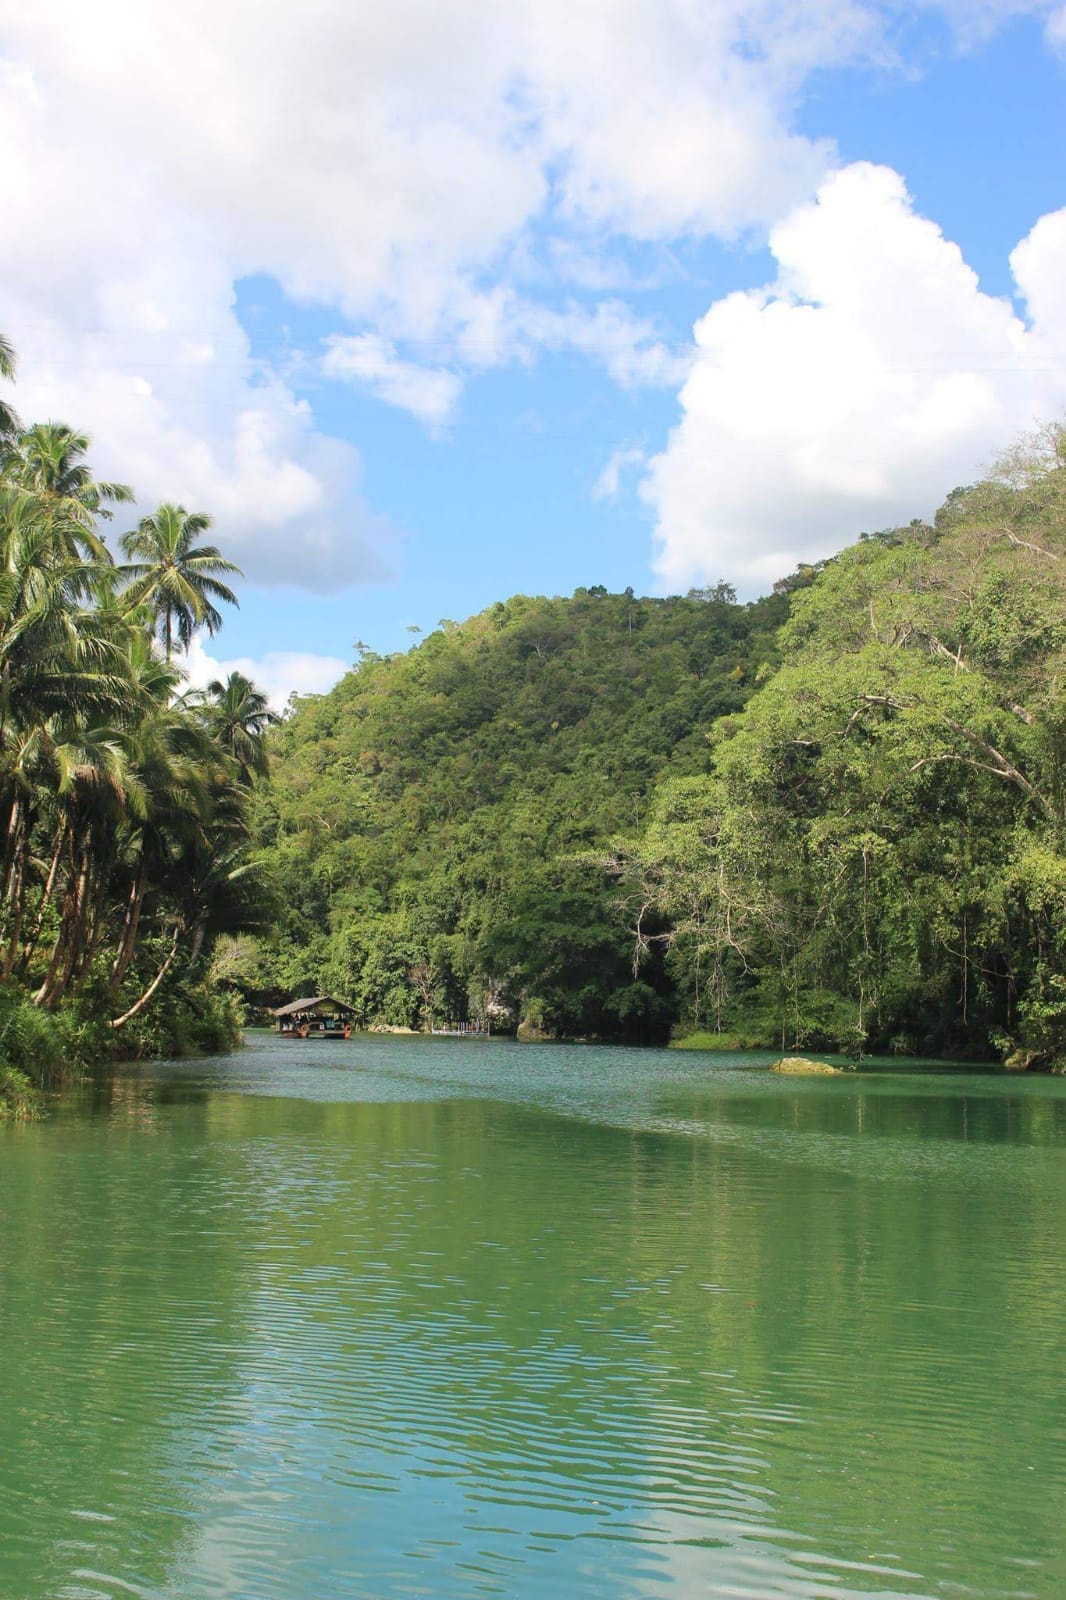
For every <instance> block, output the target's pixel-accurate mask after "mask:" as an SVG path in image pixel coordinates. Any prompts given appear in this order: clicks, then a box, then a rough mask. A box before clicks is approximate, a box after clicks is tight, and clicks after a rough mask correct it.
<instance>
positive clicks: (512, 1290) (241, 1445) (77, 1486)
mask: <svg viewBox="0 0 1066 1600" xmlns="http://www.w3.org/2000/svg"><path fill="white" fill-rule="evenodd" d="M768 1059H769V1058H768V1057H767V1058H758V1057H746V1058H741V1057H733V1058H730V1057H714V1056H707V1055H703V1054H699V1053H695V1052H694V1053H691V1054H687V1053H678V1052H666V1051H654V1050H653V1051H636V1050H633V1051H629V1050H623V1049H593V1048H582V1047H578V1046H520V1045H514V1044H508V1043H503V1042H500V1043H494V1042H485V1041H476V1040H471V1041H462V1040H447V1039H440V1040H433V1039H406V1038H376V1037H363V1038H355V1039H352V1040H351V1041H350V1043H347V1044H343V1043H339V1042H338V1043H332V1042H330V1043H319V1042H310V1041H309V1042H307V1043H301V1042H299V1041H287V1040H279V1039H275V1038H272V1037H263V1036H259V1037H256V1036H252V1037H251V1038H250V1041H249V1045H248V1047H247V1048H246V1049H245V1050H243V1051H241V1052H239V1053H237V1054H235V1055H233V1056H230V1057H226V1058H223V1059H220V1060H214V1061H197V1062H191V1063H190V1062H185V1063H163V1064H161V1065H156V1066H152V1067H141V1068H134V1067H131V1068H127V1069H123V1070H122V1071H120V1072H119V1073H118V1074H117V1075H115V1076H114V1077H113V1078H109V1079H108V1080H107V1081H106V1082H101V1083H100V1084H99V1085H97V1086H95V1087H87V1088H86V1089H85V1090H84V1091H80V1092H79V1093H78V1094H77V1095H75V1096H73V1097H71V1099H70V1100H69V1102H67V1103H65V1104H64V1105H63V1106H62V1107H61V1109H60V1110H59V1111H58V1113H57V1114H55V1115H54V1116H52V1117H51V1118H50V1119H49V1120H48V1121H46V1122H44V1123H41V1124H38V1125H35V1126H30V1127H25V1128H13V1127H6V1128H0V1596H2V1597H3V1600H103V1597H107V1600H120V1597H121V1600H128V1597H130V1596H134V1597H141V1600H348V1597H360V1600H362V1597H366V1600H398V1597H404V1600H408V1597H410V1600H416V1597H431V1600H465V1597H467V1596H483V1595H502V1596H511V1597H515V1600H525V1597H531V1600H532V1597H540V1596H549V1595H551V1596H559V1597H560V1600H562V1597H566V1600H586V1597H592V1596H597V1597H601V1596H603V1597H619V1600H644V1597H648V1600H655V1597H658V1596H665V1595H671V1596H676V1597H685V1600H688V1597H696V1600H699V1597H711V1596H729V1597H738V1596H739V1597H753V1600H771V1597H777V1596H782V1597H785V1596H788V1597H796V1600H816V1597H821V1596H826V1597H837V1600H847V1597H852V1596H859V1595H862V1596H880V1597H881V1600H887V1597H896V1596H945V1597H951V1600H957V1597H969V1596H981V1597H991V1596H996V1597H1000V1596H1012V1597H1014V1596H1041V1597H1043V1596H1048V1597H1060V1596H1061V1597H1066V1403H1064V1379H1066V1267H1064V1252H1063V1237H1064V1229H1066V1080H1063V1079H1033V1080H1028V1079H1024V1080H1019V1079H1016V1078H1006V1077H994V1076H979V1075H971V1074H968V1073H961V1072H957V1073H956V1072H934V1071H917V1070H914V1071H906V1072H903V1071H900V1070H898V1069H894V1070H891V1071H865V1070H864V1071H863V1072H862V1073H859V1074H849V1075H848V1076H846V1077H841V1078H832V1079H817V1078H811V1079H805V1080H802V1081H798V1080H795V1079H783V1078H779V1077H777V1076H775V1075H773V1074H770V1073H769V1072H767V1071H766V1070H765V1061H766V1060H768Z"/></svg>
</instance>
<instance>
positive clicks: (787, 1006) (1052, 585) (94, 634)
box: [0, 341, 1066, 1117]
mask: <svg viewBox="0 0 1066 1600" xmlns="http://www.w3.org/2000/svg"><path fill="white" fill-rule="evenodd" d="M0 371H2V372H3V373H4V374H5V375H7V376H9V377H10V376H12V375H13V372H14V355H13V352H12V351H11V349H10V347H9V346H7V345H6V344H4V343H3V342H2V341H0ZM88 451H89V441H88V439H87V438H85V437H84V436H83V435H81V434H78V433H76V432H75V431H73V430H72V429H71V428H69V427H67V426H65V425H64V424H61V423H56V422H49V423H42V424H36V425H34V426H30V427H24V426H23V425H22V423H21V422H20V420H19V419H18V417H17V416H16V415H15V413H14V412H12V411H11V410H10V409H9V408H6V407H2V406H0V797H2V799H0V832H2V843H0V1116H5V1115H6V1116H8V1117H13V1116H18V1117H27V1116H32V1115H33V1114H35V1112H36V1111H37V1109H38V1108H39V1105H40V1095H41V1092H42V1091H47V1090H48V1089H49V1088H52V1087H55V1086H56V1085H58V1084H60V1083H61V1082H62V1081H64V1080H65V1079H66V1078H69V1077H70V1076H71V1075H72V1074H75V1073H77V1072H79V1071H81V1070H83V1069H84V1068H85V1067H86V1066H87V1065H89V1064H91V1063H94V1062H97V1061H100V1060H106V1059H108V1058H109V1057H116V1056H142V1055H152V1054H162V1053H183V1052H190V1051H204V1050H207V1051H210V1050H218V1049H226V1048H229V1047H231V1046H232V1045H234V1044H235V1043H236V1042H237V1041H238V1039H239V1037H240V1027H241V1022H242V1020H243V1019H244V1018H245V1017H248V1018H250V1019H251V1020H257V1019H262V1018H264V1017H265V1016H266V1015H267V1014H268V1012H269V1010H270V1009H271V1008H272V1007H274V1006H276V1005H278V1004H280V1003H282V1002H284V1001H288V1000H291V999H293V998H298V997H303V996H307V995H310V994H315V993H332V994H338V995H341V996H344V997H345V999H346V1000H347V1001H348V1002H350V1003H351V1005H352V1006H353V1007H354V1014H355V1020H356V1024H357V1026H359V1027H361V1028H366V1029H370V1030H374V1031H392V1032H411V1031H413V1032H430V1031H432V1030H433V1028H434V1027H437V1028H439V1027H442V1026H445V1025H449V1026H451V1025H455V1024H456V1023H458V1024H463V1025H471V1026H475V1027H477V1028H481V1029H484V1030H485V1031H491V1032H492V1033H496V1034H498V1033H501V1032H502V1033H508V1032H509V1033H512V1034H514V1035H516V1036H517V1037H518V1038H519V1039H527V1040H538V1039H544V1040H551V1039H575V1040H589V1041H597V1042H611V1041H617V1042H630V1043H648V1044H666V1043H674V1044H676V1045H677V1046H678V1047H679V1048H682V1049H725V1050H743V1049H766V1050H771V1051H777V1052H780V1054H781V1055H782V1056H787V1055H788V1054H789V1053H795V1052H805V1053H826V1054H830V1055H842V1056H847V1057H849V1058H851V1059H853V1060H857V1059H859V1058H860V1057H861V1056H862V1055H864V1054H879V1055H880V1054H883V1055H891V1056H897V1057H900V1058H904V1057H908V1056H920V1057H922V1058H926V1059H927V1058H929V1057H940V1058H945V1059H955V1060H963V1059H965V1060H970V1061H989V1062H993V1061H999V1062H1002V1063H1004V1064H1005V1065H1006V1066H1007V1067H1008V1068H1011V1069H1014V1070H1052V1071H1054V1070H1061V1069H1062V1068H1063V1065H1064V1063H1066V933H1064V930H1066V696H1064V694H1063V687H1064V681H1066V428H1064V427H1063V426H1060V425H1054V426H1050V427H1048V428H1046V429H1044V430H1043V431H1042V432H1040V433H1039V434H1037V435H1035V436H1032V437H1030V438H1027V439H1024V440H1022V441H1021V442H1020V443H1019V444H1018V445H1017V446H1016V447H1015V448H1014V449H1013V450H1012V451H1011V452H1009V453H1008V455H1007V456H1005V457H1004V458H1003V460H1002V461H1001V462H1000V463H998V464H997V466H996V467H995V468H994V470H993V471H992V472H991V473H990V475H989V476H988V478H987V479H985V480H983V481H982V482H980V483H977V484H975V485H971V486H968V487H963V488H958V489H954V490H952V492H951V493H950V494H949V495H948V497H947V499H946V501H945V503H944V504H943V505H942V506H941V508H940V509H939V511H938V512H937V513H936V515H935V517H934V518H933V519H932V521H931V522H928V523H927V522H922V521H914V522H912V523H910V524H908V525H907V526H906V527H901V528H893V529H888V530H883V531H880V532H876V533H873V534H863V535H861V536H860V538H859V539H858V541H857V542H856V543H855V544H854V545H852V546H850V547H849V548H847V549H845V550H843V551H842V552H841V553H840V554H839V555H837V556H835V557H833V558H831V559H829V560H826V561H823V562H819V563H817V564H816V565H812V566H804V567H801V568H799V569H798V570H797V571H796V572H795V573H793V574H792V575H791V576H789V577H787V578H784V579H782V581H781V582H779V583H777V584H775V585H774V588H773V592H772V593H771V594H769V595H767V596H765V597H763V598H762V599H758V600H755V601H752V602H750V603H747V604H740V603H738V602H737V599H736V595H735V593H734V591H733V590H732V588H731V587H730V586H729V585H728V584H726V583H718V584H716V585H713V586H709V587H706V588H701V589H694V590H691V591H689V593H688V594H687V595H683V596H671V597H668V598H662V599H657V598H640V597H638V596H636V595H635V594H634V593H633V591H632V590H626V591H625V592H624V593H623V594H610V593H608V592H607V590H606V589H604V588H603V587H602V586H598V585H597V586H593V587H590V588H581V589H578V590H577V591H576V592H575V593H574V595H573V596H571V597H569V598H560V597H555V598H545V597H530V596H524V595H516V596H513V597H512V598H511V599H510V600H508V601H506V602H498V603H497V604H495V605H492V606H490V607H489V608H488V609H487V610H485V611H483V612H481V613H479V614H478V615H476V616H473V617H471V618H470V619H469V620H468V621H466V622H465V623H457V622H453V621H450V620H448V619H445V620H443V621H442V622H441V624H440V626H439V628H438V629H437V630H435V631H434V632H433V633H431V634H430V635H428V636H427V637H426V638H424V639H422V640H421V641H420V642H419V643H418V644H417V645H416V646H414V647H412V648H411V649H410V650H408V651H404V652H398V653H396V654H394V655H389V656H380V655H378V654H376V653H375V652H374V651H372V650H370V649H369V648H368V647H366V646H364V645H362V644H360V645H358V646H357V653H358V660H357V662H356V664H355V666H354V667H353V669H352V670H351V671H350V672H349V673H347V674H346V675H345V677H344V678H343V679H342V680H341V682H340V683H339V684H337V686H336V687H335V688H334V689H333V690H331V691H330V692H329V693H328V694H325V695H307V696H302V697H300V698H299V699H295V698H294V700H293V702H292V703H291V705H290V709H289V711H288V713H287V714H286V716H285V717H284V718H282V719H280V721H279V719H278V718H276V717H274V716H273V715H272V714H271V712H270V711H269V709H268V706H267V702H266V700H265V698H264V696H263V695H262V694H261V693H260V692H259V691H258V690H257V689H256V688H255V686H254V685H253V684H252V683H250V682H249V681H248V680H247V679H246V678H244V677H242V676H241V674H239V673H233V674H231V675H230V677H229V678H228V679H227V680H226V681H225V682H216V683H212V684H210V685H209V686H208V687H207V688H206V689H202V690H193V689H190V688H189V686H188V683H187V680H186V677H185V673H184V671H183V669H182V666H181V658H182V654H183V652H184V651H185V650H187V648H188V645H189V643H190V640H191V639H192V637H193V636H194V634H195V633H196V632H197V631H198V630H200V629H203V630H205V631H206V632H208V633H210V634H213V633H214V632H215V631H217V629H218V627H219V626H220V625H221V623H222V614H221V611H220V609H219V608H220V607H222V606H225V605H229V604H236V603H237V600H236V595H235V594H234V593H233V591H232V589H231V588H230V587H229V586H228V583H227V581H226V580H227V579H228V578H230V577H232V576H236V575H238V569H237V568H236V567H234V565H233V564H232V563H231V562H229V561H228V560H226V559H225V557H224V556H223V555H222V554H221V552H220V550H219V549H218V548H217V547H216V546H214V545H213V544H209V543H207V542H206V540H207V537H208V535H209V530H210V519H209V518H208V517H207V516H205V515H203V514H202V513H196V512H193V513H190V512H189V511H187V510H186V509H185V508H183V507H181V506H176V505H164V506H161V507H159V509H158V510H157V511H156V512H155V513H153V514H151V515H145V516H142V517H140V520H139V521H137V523H136V526H134V527H132V528H129V529H127V530H126V531H124V532H122V533H121V534H120V537H119V539H118V541H117V546H116V548H117V551H118V554H117V555H116V553H115V551H114V550H112V549H111V548H110V547H109V545H108V543H107V538H106V525H107V524H109V523H110V522H111V521H112V520H113V519H114V517H115V516H116V515H121V508H122V507H123V506H124V505H129V504H130V503H131V502H132V500H133V492H132V490H131V489H130V488H129V487H127V486H126V485H123V484H119V483H110V482H103V481H100V480H98V479H97V478H95V476H94V475H93V473H92V470H91V468H90V465H89V462H88ZM129 516H130V519H131V520H132V518H133V513H132V512H131V513H129ZM275 724H277V725H276V726H275Z"/></svg>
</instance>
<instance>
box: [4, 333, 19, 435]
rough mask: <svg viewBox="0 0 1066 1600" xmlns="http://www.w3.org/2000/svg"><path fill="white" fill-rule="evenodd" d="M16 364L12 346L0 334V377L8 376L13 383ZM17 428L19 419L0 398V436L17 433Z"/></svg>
mask: <svg viewBox="0 0 1066 1600" xmlns="http://www.w3.org/2000/svg"><path fill="white" fill-rule="evenodd" d="M17 364H18V363H17V359H16V356H15V351H14V348H13V347H12V346H11V345H10V344H8V342H7V340H6V339H5V338H4V337H3V336H2V335H0V378H8V379H10V381H11V382H12V383H13V382H14V380H15V367H16V366H17ZM18 430H19V419H18V417H17V416H16V415H15V412H14V410H13V409H12V407H11V406H9V405H8V403H7V401H6V400H0V438H3V437H7V436H10V435H11V434H13V433H17V432H18Z"/></svg>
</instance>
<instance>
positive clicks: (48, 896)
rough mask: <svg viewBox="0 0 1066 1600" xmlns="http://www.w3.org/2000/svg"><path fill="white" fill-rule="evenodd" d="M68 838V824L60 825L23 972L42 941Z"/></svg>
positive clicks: (21, 963) (22, 960) (25, 948)
mask: <svg viewBox="0 0 1066 1600" xmlns="http://www.w3.org/2000/svg"><path fill="white" fill-rule="evenodd" d="M66 837H67V827H66V823H65V822H64V823H60V825H59V831H58V833H57V834H56V847H55V850H54V852H53V854H52V865H51V866H50V867H49V869H48V877H47V879H46V881H45V885H44V888H43V889H42V890H41V899H40V903H39V905H38V907H37V916H36V917H35V918H34V923H33V932H32V933H31V934H30V936H29V938H28V939H27V941H26V943H25V945H24V946H23V950H22V956H21V958H20V960H19V967H20V969H21V970H22V971H23V972H25V971H26V968H27V967H28V966H29V964H30V962H31V961H32V960H33V957H34V954H35V953H36V950H37V945H38V942H39V941H40V937H41V930H42V928H43V927H44V916H45V912H46V911H47V910H48V907H49V906H50V905H51V903H52V895H53V893H54V891H55V886H56V878H57V877H58V876H59V862H60V858H61V856H62V854H63V846H64V844H65V843H66Z"/></svg>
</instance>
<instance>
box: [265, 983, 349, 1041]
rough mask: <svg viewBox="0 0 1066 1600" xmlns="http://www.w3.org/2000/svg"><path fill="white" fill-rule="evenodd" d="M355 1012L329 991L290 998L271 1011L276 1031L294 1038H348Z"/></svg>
mask: <svg viewBox="0 0 1066 1600" xmlns="http://www.w3.org/2000/svg"><path fill="white" fill-rule="evenodd" d="M354 1016H355V1011H354V1009H353V1007H352V1006H349V1005H345V1003H344V1001H343V1000H335V999H334V998H333V996H332V995H329V994H316V995H312V996H311V998H310V999H309V1000H292V1001H290V1002H289V1004H288V1005H287V1006H278V1008H277V1010H276V1011H275V1012H274V1019H275V1021H276V1023H277V1027H278V1032H279V1033H284V1034H287V1035H288V1036H289V1037H290V1038H297V1039H350V1038H351V1036H352V1018H353V1017H354Z"/></svg>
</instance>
